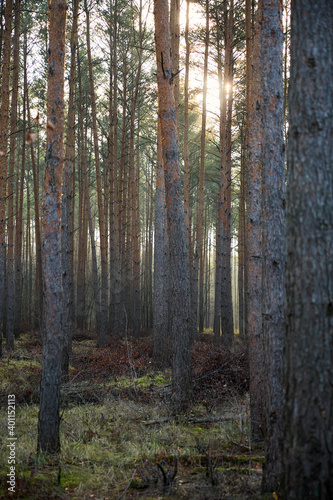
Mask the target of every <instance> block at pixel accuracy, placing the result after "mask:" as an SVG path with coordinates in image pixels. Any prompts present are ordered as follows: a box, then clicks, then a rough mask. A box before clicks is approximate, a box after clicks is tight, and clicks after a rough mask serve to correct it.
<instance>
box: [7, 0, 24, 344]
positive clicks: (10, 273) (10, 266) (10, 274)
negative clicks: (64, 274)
mask: <svg viewBox="0 0 333 500" xmlns="http://www.w3.org/2000/svg"><path fill="white" fill-rule="evenodd" d="M20 14H21V11H20V0H15V32H14V43H13V71H12V82H13V90H12V102H11V115H10V139H9V168H8V194H7V203H8V250H7V339H8V345H14V340H13V336H14V325H15V281H14V227H15V224H14V220H15V215H14V185H15V174H14V172H15V152H16V148H15V145H16V122H17V101H18V83H19V66H20ZM16 314H17V315H19V311H16ZM16 333H18V332H16Z"/></svg>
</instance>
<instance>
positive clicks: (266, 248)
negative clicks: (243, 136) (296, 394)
mask: <svg viewBox="0 0 333 500" xmlns="http://www.w3.org/2000/svg"><path fill="white" fill-rule="evenodd" d="M281 9H282V7H281V3H280V0H274V1H272V0H263V4H262V25H261V54H260V58H261V62H262V70H263V71H262V74H261V88H262V120H263V130H262V132H263V135H262V140H263V151H262V153H263V154H262V254H263V279H262V287H263V290H262V321H263V322H262V328H263V348H264V385H263V389H264V412H265V462H264V467H263V480H262V492H268V491H277V490H278V489H279V486H280V477H281V451H282V450H281V444H282V402H283V391H282V351H283V340H284V272H285V241H284V233H285V227H284V204H285V193H284V185H285V162H284V157H285V155H284V151H285V146H284V139H283V84H282V70H283V61H282V48H283V34H282V11H281Z"/></svg>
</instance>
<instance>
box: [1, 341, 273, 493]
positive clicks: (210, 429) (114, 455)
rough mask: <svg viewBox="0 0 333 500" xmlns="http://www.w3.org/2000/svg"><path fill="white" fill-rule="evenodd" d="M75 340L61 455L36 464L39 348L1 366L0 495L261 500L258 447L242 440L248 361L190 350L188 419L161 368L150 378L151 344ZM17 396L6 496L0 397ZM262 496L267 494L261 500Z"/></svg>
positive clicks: (207, 346) (27, 348)
mask: <svg viewBox="0 0 333 500" xmlns="http://www.w3.org/2000/svg"><path fill="white" fill-rule="evenodd" d="M95 343H96V340H95V339H94V336H93V335H92V334H89V332H87V333H85V334H77V335H75V336H74V341H73V355H72V357H71V360H70V377H69V381H68V382H67V383H66V384H65V385H64V386H63V388H62V397H61V401H62V403H61V405H62V408H61V455H60V456H59V457H57V458H54V457H53V458H52V457H45V456H41V455H39V456H37V454H36V443H37V424H38V402H39V381H40V376H41V360H42V345H41V340H40V338H39V336H38V334H37V333H36V332H31V333H29V334H27V333H26V334H24V335H22V336H21V337H20V339H18V340H17V344H16V349H15V351H14V352H13V353H6V352H5V353H4V357H3V359H2V360H1V364H0V376H1V379H2V387H1V392H0V404H1V409H0V422H1V425H0V440H1V441H0V450H1V463H0V480H1V483H0V498H22V499H23V498H25V499H63V500H65V499H80V500H83V499H103V500H107V499H109V500H117V499H124V500H126V499H127V500H130V499H131V500H132V499H137V498H144V499H146V500H149V499H150V500H153V499H155V500H157V499H161V500H162V499H165V498H168V499H178V498H179V499H189V500H199V499H200V500H204V499H207V500H208V499H209V500H210V499H212V500H218V499H247V498H261V497H260V482H261V475H262V462H263V446H262V443H259V444H258V443H251V442H250V435H249V403H248V392H247V391H248V363H247V358H246V354H245V353H244V351H242V350H240V349H239V350H237V349H236V350H235V351H232V352H230V351H226V350H224V349H223V348H218V347H216V346H214V343H213V338H212V335H210V334H203V335H201V336H200V338H199V339H198V341H197V342H196V343H195V345H194V346H193V348H192V363H193V380H194V398H193V405H192V407H191V410H190V411H188V412H187V413H186V414H183V415H176V416H175V415H173V414H172V412H171V406H170V388H171V385H170V371H169V370H166V371H164V372H161V371H156V370H155V369H154V366H153V361H152V338H151V337H150V336H146V337H143V338H140V339H138V340H130V341H128V342H127V341H119V342H116V341H113V342H110V343H109V345H107V347H106V348H104V349H97V348H96V347H95ZM8 394H15V397H16V425H15V435H16V437H17V440H16V450H15V452H16V492H15V494H13V495H11V494H9V493H8V491H7V488H8V484H7V483H6V481H7V477H6V474H8V464H7V459H8V453H9V451H8V450H9V449H8V447H7V445H6V441H7V437H8V428H7V396H8ZM268 498H271V497H268Z"/></svg>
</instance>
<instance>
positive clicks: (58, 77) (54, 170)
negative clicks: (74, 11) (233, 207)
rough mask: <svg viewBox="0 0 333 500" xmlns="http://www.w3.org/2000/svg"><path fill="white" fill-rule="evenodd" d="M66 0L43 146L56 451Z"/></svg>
mask: <svg viewBox="0 0 333 500" xmlns="http://www.w3.org/2000/svg"><path fill="white" fill-rule="evenodd" d="M66 10H67V2H66V0H57V1H56V0H51V2H50V6H49V59H48V94H47V150H46V166H45V180H44V196H43V271H44V272H43V277H44V280H43V286H44V321H43V335H42V336H43V363H42V380H41V388H40V407H39V415H38V444H37V449H38V451H41V452H47V453H58V452H59V451H60V436H59V424H60V417H59V397H60V381H61V360H62V352H63V329H62V311H63V290H62V279H61V276H62V267H61V198H62V178H63V166H64V145H63V137H64V120H65V117H64V112H65V102H64V70H65V38H66Z"/></svg>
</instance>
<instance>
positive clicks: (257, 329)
mask: <svg viewBox="0 0 333 500" xmlns="http://www.w3.org/2000/svg"><path fill="white" fill-rule="evenodd" d="M249 10H250V9H247V10H246V15H247V20H246V23H247V26H248V25H249V24H250V20H249V18H248V15H249ZM261 17H262V0H259V3H258V11H257V21H256V25H255V35H254V41H253V51H251V55H250V54H248V52H247V56H246V57H247V65H246V68H247V73H246V75H247V76H246V77H247V174H248V179H247V189H248V191H247V194H246V200H247V247H246V251H247V255H246V270H245V272H246V275H247V289H246V303H247V330H248V349H249V360H250V410H251V434H252V438H254V439H258V438H261V439H262V436H263V433H264V414H263V391H262V385H263V377H264V375H263V350H262V316H261V305H262V248H261V239H262V237H261V136H262V130H261V106H262V103H261V100H262V99H261V84H260V71H261V61H260V43H261V35H260V30H261ZM248 30H249V27H248ZM250 48H251V47H250V45H248V46H247V51H249V49H250Z"/></svg>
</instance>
